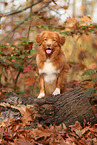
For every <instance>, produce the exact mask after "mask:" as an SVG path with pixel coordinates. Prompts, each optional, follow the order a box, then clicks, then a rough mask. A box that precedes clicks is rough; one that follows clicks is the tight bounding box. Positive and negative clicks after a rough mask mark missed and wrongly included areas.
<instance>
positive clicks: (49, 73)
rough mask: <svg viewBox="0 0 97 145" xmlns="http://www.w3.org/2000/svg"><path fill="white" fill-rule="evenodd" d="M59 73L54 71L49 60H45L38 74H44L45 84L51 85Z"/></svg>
mask: <svg viewBox="0 0 97 145" xmlns="http://www.w3.org/2000/svg"><path fill="white" fill-rule="evenodd" d="M59 73H60V70H56V68H55V67H54V66H53V64H52V62H51V61H50V60H49V59H47V61H46V62H45V63H44V67H43V69H39V74H44V80H45V81H46V82H47V83H52V82H53V81H54V80H55V79H56V78H57V75H58V74H59Z"/></svg>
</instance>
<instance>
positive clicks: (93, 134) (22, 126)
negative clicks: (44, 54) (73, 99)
mask: <svg viewBox="0 0 97 145" xmlns="http://www.w3.org/2000/svg"><path fill="white" fill-rule="evenodd" d="M13 2H14V0H13V1H12V3H13ZM0 3H3V4H4V6H5V7H7V6H8V5H9V3H8V2H5V1H4V2H3V1H2V2H0ZM69 5H70V4H69V1H68V3H66V4H64V6H59V5H58V4H57V2H56V0H51V1H50V0H39V1H37V0H35V1H33V2H32V3H31V2H30V3H29V4H28V1H26V4H25V5H24V7H23V8H21V9H19V10H18V9H17V10H16V11H11V12H10V13H4V14H3V13H2V14H0V18H4V19H3V20H2V22H1V23H0V29H1V30H2V32H3V33H2V34H1V33H0V38H1V41H0V101H2V100H4V99H6V98H8V97H9V93H10V92H13V93H15V94H17V95H23V96H24V97H27V96H28V95H30V96H31V97H34V98H35V97H37V95H38V93H39V84H38V74H37V66H36V53H37V51H38V47H37V44H36V42H35V35H36V34H37V33H40V32H42V31H43V30H51V31H57V32H59V33H60V34H62V35H65V37H66V43H65V45H64V46H63V48H62V49H63V51H64V53H65V55H66V59H67V63H68V64H69V66H70V71H69V74H68V84H67V90H71V89H72V88H75V87H76V86H80V87H81V88H82V90H83V92H84V93H85V94H86V96H87V97H88V100H89V101H90V103H91V106H92V108H93V111H94V113H95V115H96V116H97V36H96V35H97V24H96V23H93V22H92V19H91V16H89V15H86V14H85V13H84V12H85V10H86V5H85V6H84V5H83V6H82V7H81V10H82V12H83V13H84V14H83V15H82V16H79V17H76V16H74V17H71V18H70V17H68V18H67V19H66V21H64V23H63V24H60V23H59V17H55V16H53V15H51V11H54V12H58V10H59V9H60V8H61V9H63V10H65V12H66V10H68V8H69ZM28 9H29V11H27V12H26V10H28ZM56 14H58V13H56ZM59 16H60V15H59ZM8 28H10V30H9V29H8ZM0 106H3V107H5V108H6V106H4V104H2V103H0ZM7 107H10V106H7ZM11 107H12V106H11ZM13 108H15V109H17V110H19V111H20V114H21V117H20V118H19V119H9V120H7V121H2V122H1V123H0V144H1V145H22V144H24V145H40V144H43V145H44V144H47V145H48V144H49V145H57V144H58V145H59V144H60V145H77V144H78V145H97V124H95V125H93V126H91V125H90V124H88V123H87V122H86V121H85V120H84V122H83V126H81V124H80V123H79V122H78V121H76V122H75V124H74V125H70V126H69V128H67V127H66V126H65V124H61V125H59V126H55V125H51V124H50V125H49V126H41V125H39V126H37V128H33V127H32V126H31V123H32V124H33V119H34V117H35V116H36V115H37V114H35V112H34V111H33V107H32V106H26V105H24V106H20V108H18V107H17V106H13ZM0 109H1V108H0ZM0 115H1V116H2V112H1V114H0Z"/></svg>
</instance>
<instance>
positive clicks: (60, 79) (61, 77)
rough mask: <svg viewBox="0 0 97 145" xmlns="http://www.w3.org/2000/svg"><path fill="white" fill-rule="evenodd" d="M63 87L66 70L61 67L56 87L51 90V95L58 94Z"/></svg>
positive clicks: (64, 85)
mask: <svg viewBox="0 0 97 145" xmlns="http://www.w3.org/2000/svg"><path fill="white" fill-rule="evenodd" d="M65 87H66V72H65V69H63V70H62V71H61V72H60V74H59V76H58V80H57V85H56V89H55V91H54V92H53V95H58V94H60V93H61V91H62V89H63V88H64V89H65Z"/></svg>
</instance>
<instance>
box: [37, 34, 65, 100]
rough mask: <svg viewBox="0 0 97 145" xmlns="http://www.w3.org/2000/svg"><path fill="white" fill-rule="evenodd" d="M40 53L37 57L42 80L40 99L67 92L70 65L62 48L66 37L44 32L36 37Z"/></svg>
mask: <svg viewBox="0 0 97 145" xmlns="http://www.w3.org/2000/svg"><path fill="white" fill-rule="evenodd" d="M36 42H37V44H38V45H39V52H38V54H37V57H36V62H37V66H38V72H39V79H40V94H39V96H38V98H42V97H44V96H48V95H51V94H53V95H57V94H60V93H63V92H65V87H66V74H67V70H68V65H67V64H66V60H65V55H64V53H63V52H62V50H61V46H62V45H63V44H64V43H65V37H64V36H62V35H60V34H59V33H57V32H50V31H44V32H42V33H41V34H39V35H36Z"/></svg>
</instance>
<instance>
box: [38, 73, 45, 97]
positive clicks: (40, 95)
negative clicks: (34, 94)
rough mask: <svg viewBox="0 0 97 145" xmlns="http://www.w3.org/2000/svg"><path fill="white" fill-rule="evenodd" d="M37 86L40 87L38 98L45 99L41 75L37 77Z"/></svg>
mask: <svg viewBox="0 0 97 145" xmlns="http://www.w3.org/2000/svg"><path fill="white" fill-rule="evenodd" d="M39 86H40V93H39V95H38V98H43V97H45V92H44V80H43V75H42V74H41V75H39Z"/></svg>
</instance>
